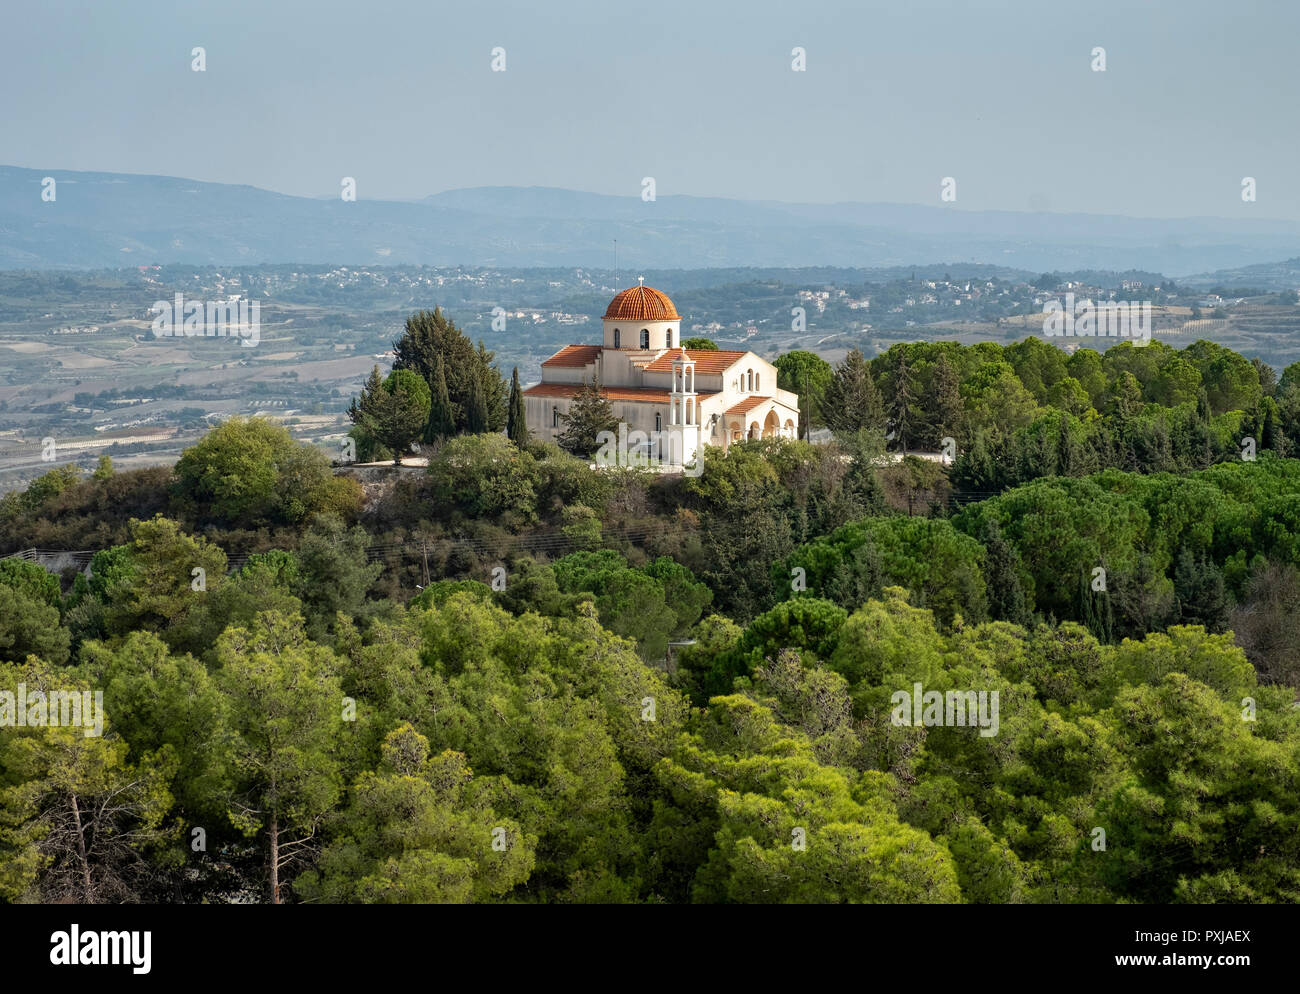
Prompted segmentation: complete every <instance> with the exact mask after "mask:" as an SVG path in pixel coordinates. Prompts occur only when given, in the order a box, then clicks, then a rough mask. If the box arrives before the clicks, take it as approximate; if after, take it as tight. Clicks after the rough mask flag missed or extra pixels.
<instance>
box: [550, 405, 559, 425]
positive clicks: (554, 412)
mask: <svg viewBox="0 0 1300 994" xmlns="http://www.w3.org/2000/svg"><path fill="white" fill-rule="evenodd" d="M551 427H552V428H558V427H560V409H559V408H558V407H552V408H551Z"/></svg>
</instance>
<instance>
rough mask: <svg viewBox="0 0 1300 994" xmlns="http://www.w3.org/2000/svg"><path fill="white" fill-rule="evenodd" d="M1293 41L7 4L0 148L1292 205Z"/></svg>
mask: <svg viewBox="0 0 1300 994" xmlns="http://www.w3.org/2000/svg"><path fill="white" fill-rule="evenodd" d="M1297 37H1300V4H1297V3H1294V2H1291V0H1279V2H1254V3H1252V2H1249V0H1246V2H1243V0H1233V2H1231V3H1229V2H1227V0H1221V2H1218V3H1205V2H1197V0H1178V2H1144V0H1124V2H1120V3H1109V2H1096V0H1091V2H1084V3H1075V2H1052V0H1041V2H1037V3H1028V2H1024V3H1020V2H1001V3H999V2H971V0H962V2H918V0H897V2H892V3H887V4H882V3H873V2H860V3H818V2H812V0H797V2H783V3H771V2H767V0H747V2H743V3H740V2H726V3H718V2H710V0H692V2H685V3H678V2H674V0H654V2H645V3H639V4H623V3H615V2H613V0H600V2H570V0H530V2H527V3H504V2H477V0H464V2H460V3H455V4H448V3H441V2H428V0H425V2H421V0H411V2H399V0H391V2H385V0H366V2H338V0H313V2H310V3H306V2H302V3H299V2H280V0H260V2H244V0H222V2H211V0H195V2H191V0H160V2H146V0H138V2H137V0H119V2H105V0H83V2H70V0H40V2H25V0H6V2H5V4H4V5H3V8H2V9H0V92H3V94H4V99H3V101H0V163H4V164H8V165H17V166H28V167H32V168H39V169H51V170H54V169H80V170H98V171H110V172H130V173H156V174H163V175H171V176H185V177H191V178H195V179H200V180H210V181H215V182H225V183H246V184H250V185H253V186H258V187H263V188H266V189H271V190H277V191H281V192H284V193H292V194H299V195H306V196H329V197H337V196H338V193H339V181H340V178H341V177H343V176H354V177H356V180H357V187H358V191H357V192H358V196H359V197H361V198H408V197H421V196H424V195H426V194H429V193H435V192H438V191H442V190H448V189H454V188H457V187H467V186H485V185H517V186H558V187H567V188H571V189H578V190H588V191H594V192H599V193H611V194H625V195H628V196H639V194H640V189H641V185H640V184H641V178H642V177H643V176H653V177H655V180H656V183H657V187H658V194H659V196H666V195H671V194H696V195H706V196H723V197H736V198H744V199H768V200H786V201H836V200H858V201H871V202H896V203H935V204H937V203H939V192H940V180H941V178H942V177H945V176H952V177H954V178H955V179H956V180H957V204H956V206H957V207H959V208H967V209H988V208H1001V209H1009V210H1029V209H1038V210H1042V209H1050V210H1061V211H1064V210H1080V211H1088V212H1094V213H1118V214H1130V215H1143V216H1156V217H1161V216H1187V215H1218V216H1229V217H1234V216H1235V217H1239V216H1255V217H1261V218H1264V217H1267V218H1292V219H1300V175H1298V174H1297V168H1296V167H1297V159H1298V156H1297V151H1298V145H1300V139H1298V138H1297V136H1298V135H1300V123H1297V119H1296V111H1295V101H1296V98H1297V94H1298V93H1300V85H1298V84H1300V58H1297V56H1296V54H1295V47H1296V39H1297ZM197 45H201V46H203V47H204V48H205V49H206V53H207V71H206V72H201V73H199V72H193V71H191V68H190V63H191V55H190V51H191V49H192V48H193V47H194V46H197ZM494 46H502V47H504V48H505V49H506V60H507V61H506V65H507V69H506V71H505V72H493V71H491V68H490V61H491V52H492V49H493V47H494ZM795 46H802V47H804V48H805V49H806V50H807V71H806V72H793V71H791V68H790V63H791V49H792V48H794V47H795ZM1094 46H1103V47H1104V48H1105V50H1106V66H1107V67H1106V71H1105V72H1094V71H1092V70H1091V68H1090V63H1091V61H1092V56H1091V51H1092V49H1093V47H1094ZM1245 176H1252V177H1254V178H1255V179H1256V181H1257V183H1258V200H1257V202H1255V203H1251V204H1248V203H1243V202H1242V200H1241V182H1242V178H1243V177H1245Z"/></svg>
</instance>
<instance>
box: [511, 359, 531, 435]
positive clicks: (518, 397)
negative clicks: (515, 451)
mask: <svg viewBox="0 0 1300 994" xmlns="http://www.w3.org/2000/svg"><path fill="white" fill-rule="evenodd" d="M506 434H507V435H508V436H509V437H510V441H512V442H514V443H515V445H517V446H519V447H520V448H521V449H522V448H523V447H524V446H526V445H527V444H528V437H529V434H530V433H529V431H528V416H527V415H526V414H525V412H524V392H523V390H521V389H520V388H519V367H518V366H516V367H515V369H514V372H513V373H511V374H510V406H509V410H508V411H507V417H506Z"/></svg>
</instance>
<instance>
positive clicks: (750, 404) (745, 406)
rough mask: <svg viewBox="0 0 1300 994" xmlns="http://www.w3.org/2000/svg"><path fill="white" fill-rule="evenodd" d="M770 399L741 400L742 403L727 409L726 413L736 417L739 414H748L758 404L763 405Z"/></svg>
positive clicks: (751, 398) (750, 398)
mask: <svg viewBox="0 0 1300 994" xmlns="http://www.w3.org/2000/svg"><path fill="white" fill-rule="evenodd" d="M771 399H772V398H771V397H746V398H745V399H744V400H742V401H741V402H740V403H739V404H737V405H736V406H735V407H732V408H728V409H727V413H728V414H736V415H740V414H748V413H749V412H750V411H752V410H753V409H754V408H756V407H757V406H758V405H759V404H764V403H766V402H767V401H769V400H771Z"/></svg>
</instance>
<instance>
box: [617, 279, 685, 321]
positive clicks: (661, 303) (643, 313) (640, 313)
mask: <svg viewBox="0 0 1300 994" xmlns="http://www.w3.org/2000/svg"><path fill="white" fill-rule="evenodd" d="M605 317H607V318H616V319H618V320H620V321H679V320H681V315H679V314H678V313H677V308H676V307H674V306H673V302H672V301H671V300H669V299H668V294H666V293H661V292H660V291H658V290H656V289H654V287H649V286H634V287H628V289H626V290H624V291H622V292H621V293H619V294H618V295H617V296H615V297H614V299H613V300H611V301H610V302H609V308H608V309H607V310H606V311H605Z"/></svg>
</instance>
